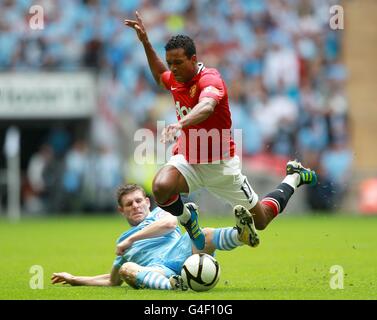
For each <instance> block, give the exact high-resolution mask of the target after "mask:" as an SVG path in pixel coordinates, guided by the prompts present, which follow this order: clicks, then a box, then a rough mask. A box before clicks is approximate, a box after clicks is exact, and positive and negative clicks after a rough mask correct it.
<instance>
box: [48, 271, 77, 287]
mask: <svg viewBox="0 0 377 320" xmlns="http://www.w3.org/2000/svg"><path fill="white" fill-rule="evenodd" d="M51 283H52V284H57V283H62V284H70V285H71V286H74V285H75V283H74V276H73V275H72V274H70V273H68V272H55V273H53V274H52V277H51Z"/></svg>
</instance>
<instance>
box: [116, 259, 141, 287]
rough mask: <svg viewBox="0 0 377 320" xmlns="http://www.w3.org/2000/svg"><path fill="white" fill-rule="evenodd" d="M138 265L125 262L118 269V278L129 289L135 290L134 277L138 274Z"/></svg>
mask: <svg viewBox="0 0 377 320" xmlns="http://www.w3.org/2000/svg"><path fill="white" fill-rule="evenodd" d="M139 271H140V270H139V265H138V264H136V263H134V262H126V263H124V264H123V265H122V267H121V268H120V269H119V275H120V277H121V278H122V279H123V280H124V281H125V282H126V283H127V284H128V285H129V286H131V287H133V288H137V284H136V276H137V273H138V272H139Z"/></svg>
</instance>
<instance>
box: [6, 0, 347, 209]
mask: <svg viewBox="0 0 377 320" xmlns="http://www.w3.org/2000/svg"><path fill="white" fill-rule="evenodd" d="M337 3H338V1H331V0H179V1H171V0H82V1H79V0H64V1H63V0H40V1H38V4H39V5H41V6H42V7H43V8H44V16H45V21H44V23H45V28H44V30H40V31H33V30H31V29H30V28H29V26H28V19H29V17H30V14H29V13H28V9H29V7H30V6H31V5H33V4H34V2H33V1H31V0H22V1H21V0H19V1H12V0H4V1H2V2H1V3H0V11H1V16H2V18H1V21H0V30H1V32H0V47H1V48H2V49H1V54H0V68H1V69H3V70H4V69H5V70H22V71H24V70H53V71H57V70H62V71H74V70H80V69H82V68H90V69H91V70H93V71H94V72H95V73H96V74H97V76H98V80H99V82H98V83H99V95H100V99H99V108H98V119H97V120H96V122H95V126H97V130H93V132H94V139H95V142H96V143H95V146H96V149H95V150H89V149H88V144H87V142H85V141H80V140H78V141H74V142H72V143H71V145H70V146H69V148H67V149H66V151H65V153H64V161H63V162H62V163H63V166H64V167H63V168H61V170H62V171H61V172H63V174H62V178H61V190H63V192H62V193H61V194H60V195H59V196H64V195H65V196H68V197H71V196H73V197H75V196H76V197H77V198H78V199H79V198H80V192H86V193H88V194H90V195H91V196H89V198H93V199H97V200H98V203H99V204H98V205H99V206H102V205H103V206H104V207H106V205H107V204H105V203H106V201H105V200H103V203H102V202H101V201H102V200H101V195H103V196H104V197H105V198H106V192H102V191H103V190H111V189H112V188H114V187H116V185H117V184H118V183H119V181H122V180H123V179H124V180H125V181H127V173H126V174H125V176H124V172H127V170H125V171H124V170H123V169H122V162H123V160H124V157H125V156H124V153H121V152H120V151H119V150H120V147H119V146H120V145H122V144H123V145H127V142H125V139H127V138H128V139H132V137H133V132H134V131H135V130H136V129H138V128H141V127H144V128H151V129H155V127H156V121H157V120H166V121H167V123H171V122H173V121H175V111H174V105H173V102H172V99H171V97H170V95H169V94H168V93H166V92H163V91H162V90H161V89H159V88H157V87H156V85H155V83H154V81H153V78H152V75H151V73H150V71H149V68H148V65H147V62H146V59H145V55H144V52H143V48H142V45H140V43H138V39H137V37H136V35H135V33H134V31H133V30H132V29H129V28H126V27H124V25H123V20H124V19H125V18H133V17H134V16H135V15H134V12H135V10H138V11H139V12H140V13H141V15H142V17H143V18H144V23H145V26H146V28H147V30H148V32H149V37H150V41H151V42H152V44H153V45H154V47H155V49H156V51H157V52H158V54H159V55H160V56H161V57H162V58H164V56H165V51H164V45H165V43H166V42H167V40H168V39H169V38H170V37H171V36H172V35H175V34H180V33H183V34H187V35H189V36H191V37H192V38H193V39H194V40H195V43H196V46H197V54H198V59H199V61H203V62H204V64H205V65H206V66H208V67H215V68H217V69H218V70H219V71H220V72H221V74H222V76H223V78H224V80H225V82H226V83H227V86H228V92H229V99H230V106H231V112H232V117H233V127H234V128H242V130H243V145H242V147H243V161H244V162H245V164H244V168H246V169H247V168H250V169H251V170H253V169H254V170H255V168H258V170H262V171H263V170H264V171H265V172H268V173H271V172H274V169H275V168H278V169H277V170H276V171H277V174H280V175H283V174H284V170H283V169H282V168H284V167H285V162H286V160H287V159H291V158H298V159H299V160H301V161H302V162H303V163H305V164H306V165H307V166H309V167H312V168H315V169H316V170H317V172H318V173H319V176H320V184H319V186H318V187H317V188H313V189H311V190H310V192H309V193H308V201H309V204H310V206H311V208H313V209H334V208H335V207H336V206H337V204H339V203H340V201H341V199H342V197H343V196H344V194H345V192H346V188H347V179H348V178H349V176H348V175H349V172H350V166H351V162H352V151H351V150H350V148H349V138H350V137H349V132H350V127H349V126H350V123H349V119H348V108H349V106H348V101H347V96H346V91H345V83H346V80H347V71H346V69H345V66H344V65H343V64H342V31H341V30H332V29H331V28H330V27H329V19H330V11H329V8H330V6H331V5H335V4H337ZM123 147H124V146H123ZM50 148H51V146H49V145H43V146H41V148H40V150H39V151H38V152H37V153H36V154H35V155H34V156H33V158H32V159H31V160H30V165H29V171H28V176H29V180H30V185H31V186H32V188H33V189H38V188H40V183H41V182H40V181H38V180H39V179H38V177H35V173H38V170H42V167H43V166H47V165H48V163H49V161H51V155H52V153H51V149H50ZM124 148H126V149H127V147H124ZM128 151H129V150H128ZM125 154H126V155H127V157H129V156H130V155H131V154H130V152H128V153H127V152H126V153H125ZM91 164H92V165H91ZM93 168H95V169H93ZM130 171H131V170H128V172H130ZM84 172H87V173H89V174H84ZM90 173H92V174H90ZM93 173H95V175H97V176H98V177H97V178H95V180H96V181H97V182H95V183H94V182H93V181H90V179H94V178H93ZM49 183H50V184H52V185H55V184H54V182H53V181H50V182H49ZM81 185H86V186H91V187H89V188H83V189H80V186H81ZM255 188H256V190H257V189H258V187H257V186H255ZM46 190H51V189H50V188H47V189H46ZM79 190H81V191H80V192H79ZM109 192H110V191H109ZM78 202H79V200H78ZM73 205H74V203H73Z"/></svg>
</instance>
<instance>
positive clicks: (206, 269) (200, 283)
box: [181, 253, 220, 291]
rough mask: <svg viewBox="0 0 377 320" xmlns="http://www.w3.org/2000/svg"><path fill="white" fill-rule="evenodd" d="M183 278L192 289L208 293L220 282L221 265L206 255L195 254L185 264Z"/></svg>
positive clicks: (182, 272)
mask: <svg viewBox="0 0 377 320" xmlns="http://www.w3.org/2000/svg"><path fill="white" fill-rule="evenodd" d="M181 276H182V279H183V281H184V283H185V284H186V285H187V286H188V287H189V288H190V289H192V290H194V291H208V290H210V289H212V288H214V287H215V286H216V284H217V282H218V281H219V278H220V265H219V263H218V262H217V260H216V259H215V258H213V257H212V256H210V255H208V254H206V253H197V254H193V255H192V256H190V257H188V258H187V260H186V261H185V263H184V264H183V267H182V271H181Z"/></svg>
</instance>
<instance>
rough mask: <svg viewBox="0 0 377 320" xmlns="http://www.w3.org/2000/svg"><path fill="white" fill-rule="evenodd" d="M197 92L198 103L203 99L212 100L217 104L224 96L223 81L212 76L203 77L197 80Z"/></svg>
mask: <svg viewBox="0 0 377 320" xmlns="http://www.w3.org/2000/svg"><path fill="white" fill-rule="evenodd" d="M199 90H200V96H199V101H200V100H201V99H203V98H212V99H214V100H216V102H217V103H219V102H220V101H221V99H222V98H223V97H224V94H225V88H224V83H223V80H222V79H221V78H220V77H219V76H217V75H214V74H207V75H204V76H203V77H202V78H201V79H200V80H199Z"/></svg>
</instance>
